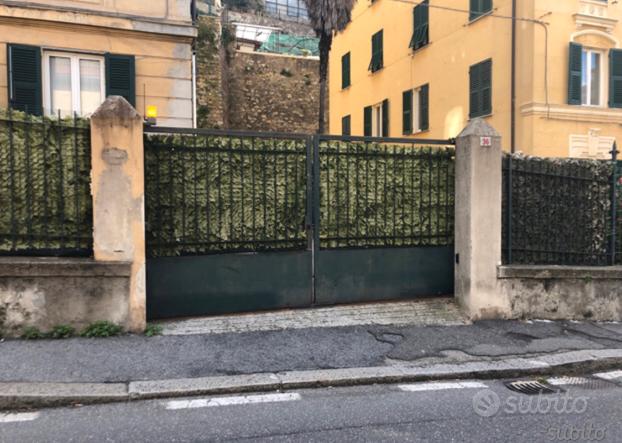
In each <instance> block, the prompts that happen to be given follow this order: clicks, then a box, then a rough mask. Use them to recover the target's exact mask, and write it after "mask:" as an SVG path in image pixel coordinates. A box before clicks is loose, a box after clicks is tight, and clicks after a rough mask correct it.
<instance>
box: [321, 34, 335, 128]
mask: <svg viewBox="0 0 622 443" xmlns="http://www.w3.org/2000/svg"><path fill="white" fill-rule="evenodd" d="M332 43H333V36H332V34H331V35H326V34H322V35H321V36H320V45H319V46H320V47H319V49H320V112H319V124H318V128H319V133H320V134H324V133H326V121H325V120H326V96H327V79H328V55H329V53H330V47H331V45H332Z"/></svg>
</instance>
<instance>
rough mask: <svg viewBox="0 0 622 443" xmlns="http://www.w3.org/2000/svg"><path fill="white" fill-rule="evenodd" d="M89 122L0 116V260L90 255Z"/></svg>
mask: <svg viewBox="0 0 622 443" xmlns="http://www.w3.org/2000/svg"><path fill="white" fill-rule="evenodd" d="M90 146H91V141H90V127H89V122H88V120H83V119H79V118H77V117H74V118H61V117H60V115H59V116H58V117H54V118H48V117H36V116H32V115H29V114H25V113H23V112H21V111H15V110H11V109H8V110H6V111H0V207H2V208H3V210H2V211H1V212H0V255H33V256H88V255H90V254H91V253H92V243H93V222H92V201H91V195H90V172H91V151H90Z"/></svg>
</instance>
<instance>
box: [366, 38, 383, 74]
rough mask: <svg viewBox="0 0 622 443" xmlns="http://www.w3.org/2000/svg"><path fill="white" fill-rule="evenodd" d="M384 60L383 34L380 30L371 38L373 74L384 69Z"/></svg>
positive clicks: (371, 66)
mask: <svg viewBox="0 0 622 443" xmlns="http://www.w3.org/2000/svg"><path fill="white" fill-rule="evenodd" d="M383 59H384V55H383V32H382V30H380V31H378V32H376V33H375V34H374V35H372V37H371V62H370V63H369V70H370V71H371V72H376V71H378V70H379V69H382V65H383V63H384V60H383Z"/></svg>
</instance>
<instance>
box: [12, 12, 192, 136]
mask: <svg viewBox="0 0 622 443" xmlns="http://www.w3.org/2000/svg"><path fill="white" fill-rule="evenodd" d="M193 5H194V3H193V2H192V0H149V1H142V0H140V1H137V0H22V1H10V2H0V44H1V46H2V47H0V107H6V106H7V105H8V104H9V102H10V104H11V105H12V106H13V107H14V108H17V109H22V110H25V109H28V111H29V112H32V113H37V114H40V113H46V114H56V113H57V112H58V111H59V110H60V112H61V114H63V115H65V116H66V115H71V114H73V113H74V112H75V113H78V114H80V115H89V114H90V113H92V112H93V111H94V110H95V109H96V108H97V106H99V104H101V102H103V100H104V99H105V97H106V96H107V95H123V96H124V97H125V98H126V99H128V101H130V102H131V103H132V104H133V105H134V106H135V107H136V109H137V110H138V111H139V112H141V113H144V112H145V110H146V109H147V107H149V106H155V107H156V108H157V112H158V124H160V125H171V126H182V127H189V126H192V124H193V109H194V106H193V75H192V42H193V39H194V37H195V36H196V29H195V27H194V26H193V20H192V16H193V12H192V7H193Z"/></svg>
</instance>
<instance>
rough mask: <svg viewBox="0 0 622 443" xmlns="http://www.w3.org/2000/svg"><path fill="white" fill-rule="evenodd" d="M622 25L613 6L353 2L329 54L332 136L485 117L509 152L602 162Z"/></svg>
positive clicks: (617, 97) (619, 72)
mask: <svg viewBox="0 0 622 443" xmlns="http://www.w3.org/2000/svg"><path fill="white" fill-rule="evenodd" d="M513 7H514V8H515V10H513ZM512 17H514V18H512ZM621 18H622V5H620V4H618V2H617V1H611V0H609V1H607V0H564V1H559V0H521V1H517V0H425V1H420V0H412V1H411V0H359V1H358V2H357V3H356V5H355V7H354V9H353V11H352V22H351V23H350V24H349V25H348V26H347V28H346V29H345V30H344V31H343V32H341V33H338V34H337V35H336V36H335V39H334V43H333V47H332V50H331V55H330V73H329V75H330V82H329V85H330V86H329V97H330V132H331V133H334V134H340V133H346V134H347V133H350V134H352V135H370V136H391V137H402V136H404V135H406V136H412V137H417V138H451V137H455V136H456V135H458V133H459V132H460V130H461V129H462V128H463V127H465V125H466V124H467V122H468V121H469V119H471V118H474V117H483V118H485V119H486V120H487V121H488V123H490V124H491V125H492V126H493V127H495V128H496V129H497V130H498V131H499V132H500V133H501V135H502V136H503V147H504V149H506V150H510V149H512V148H514V150H515V151H522V152H524V153H526V154H530V155H540V156H554V157H567V156H572V157H594V158H596V157H600V158H604V157H607V156H608V155H609V151H611V145H612V143H613V141H614V140H618V142H620V141H621V140H622V125H621V124H622V52H621V51H620V42H621V41H622V24H621V23H620V19H621ZM513 28H514V29H513ZM513 36H514V37H513ZM513 43H514V44H513ZM513 46H514V47H515V49H514V51H513ZM513 54H514V57H513Z"/></svg>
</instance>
